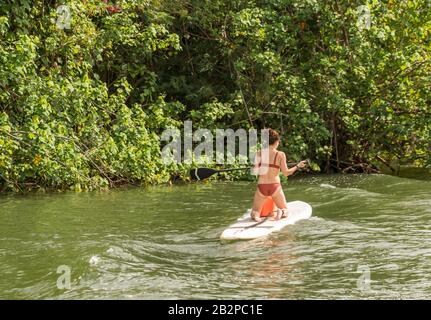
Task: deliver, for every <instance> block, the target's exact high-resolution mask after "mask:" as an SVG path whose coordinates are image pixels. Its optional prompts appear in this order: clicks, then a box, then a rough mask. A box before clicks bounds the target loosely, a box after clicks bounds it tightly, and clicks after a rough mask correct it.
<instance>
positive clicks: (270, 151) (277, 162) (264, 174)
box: [251, 129, 306, 222]
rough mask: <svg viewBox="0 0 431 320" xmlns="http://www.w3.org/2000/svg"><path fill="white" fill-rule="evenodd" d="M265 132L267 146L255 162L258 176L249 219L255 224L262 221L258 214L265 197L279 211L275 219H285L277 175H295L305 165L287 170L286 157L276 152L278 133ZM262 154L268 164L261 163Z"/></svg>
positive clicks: (282, 198)
mask: <svg viewBox="0 0 431 320" xmlns="http://www.w3.org/2000/svg"><path fill="white" fill-rule="evenodd" d="M267 130H268V133H269V141H268V142H269V146H268V148H265V149H263V150H261V151H259V152H258V153H257V155H256V160H255V172H256V174H258V175H259V180H258V182H257V190H256V193H255V194H254V201H253V209H252V211H251V218H252V219H253V220H255V221H256V222H260V221H262V218H260V212H261V210H262V206H263V203H264V202H265V200H266V198H267V197H272V199H273V200H274V202H275V204H276V206H277V208H278V209H279V210H277V215H276V217H275V219H276V220H279V219H281V218H285V217H287V204H286V198H285V197H284V193H283V189H282V188H281V184H280V177H279V176H278V175H279V173H280V171H281V172H282V173H283V174H284V175H285V176H286V177H287V176H289V175H291V174H293V173H295V171H296V170H298V168H303V167H305V164H306V161H301V162H300V163H298V164H297V165H295V166H294V167H292V168H290V169H289V168H288V167H287V163H286V155H285V154H284V152H282V151H278V150H277V148H278V145H279V144H280V136H279V134H278V132H277V131H275V130H272V129H267ZM262 152H267V155H268V156H267V157H266V159H269V161H268V163H262V160H263V159H262Z"/></svg>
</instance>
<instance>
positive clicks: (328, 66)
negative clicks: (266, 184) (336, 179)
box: [0, 0, 431, 190]
mask: <svg viewBox="0 0 431 320" xmlns="http://www.w3.org/2000/svg"><path fill="white" fill-rule="evenodd" d="M105 2H107V1H96V0H91V1H90V0H88V1H85V0H70V1H62V2H60V1H40V0H37V1H30V0H16V1H12V0H4V1H2V2H1V3H0V185H3V187H6V188H9V189H16V190H17V189H22V188H23V186H49V187H56V188H72V189H76V190H79V189H81V188H94V187H106V186H110V185H111V186H112V185H115V184H117V183H122V182H126V183H130V182H140V183H144V184H148V183H161V182H167V181H170V180H172V179H173V178H175V177H180V178H184V177H185V176H186V172H187V169H188V168H189V167H190V165H185V164H171V165H164V164H163V162H162V161H161V159H160V138H159V136H160V133H161V132H162V130H163V129H165V128H168V127H178V128H182V122H183V121H184V120H187V119H189V120H193V122H194V127H195V128H196V127H205V128H210V129H215V128H233V129H236V128H245V129H248V128H257V129H259V128H263V127H265V126H266V127H268V126H270V127H273V128H275V129H278V130H280V131H281V132H282V134H283V142H282V144H283V149H284V150H285V151H286V153H287V154H288V155H289V158H290V159H292V160H298V159H300V158H305V157H309V158H311V159H312V160H313V162H314V163H315V164H316V165H319V166H320V168H321V169H322V170H323V171H331V170H333V169H335V170H342V169H345V170H346V169H349V168H352V169H355V168H357V167H358V168H363V167H364V165H365V166H366V165H368V164H372V163H374V162H375V161H376V160H375V159H376V156H379V157H380V158H382V159H386V160H388V161H391V160H397V161H404V162H409V163H414V164H415V165H418V166H429V165H431V160H430V153H431V143H430V141H431V135H430V132H431V107H430V103H431V94H430V93H431V76H430V74H431V43H430V36H431V7H429V6H427V5H428V2H427V1H426V0H414V1H391V0H387V1H376V0H374V1H370V2H369V3H368V4H367V7H368V8H369V11H370V13H371V20H370V22H371V23H370V25H369V26H366V27H364V25H363V24H361V23H358V21H362V20H360V19H361V14H362V13H361V12H360V11H359V10H358V9H357V8H358V7H359V6H360V5H364V4H366V3H363V2H361V1H347V0H338V1H333V0H319V1H317V0H266V1H264V0H262V1H245V0H244V1H243V0H235V1H227V0H211V1H210V0H190V1H185V0H184V1H163V0H159V1H157V0H134V1H115V3H113V2H111V3H105ZM62 4H66V5H68V6H69V8H70V12H71V23H70V28H69V29H67V28H66V29H62V28H59V27H58V22H59V19H60V18H59V16H60V15H62V13H57V11H56V9H57V8H58V6H59V5H62ZM210 162H211V161H210ZM236 177H239V173H238V175H237V176H236Z"/></svg>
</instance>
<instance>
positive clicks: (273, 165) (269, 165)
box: [257, 151, 280, 169]
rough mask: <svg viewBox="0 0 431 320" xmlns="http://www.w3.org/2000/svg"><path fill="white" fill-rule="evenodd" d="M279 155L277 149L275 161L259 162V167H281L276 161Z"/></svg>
mask: <svg viewBox="0 0 431 320" xmlns="http://www.w3.org/2000/svg"><path fill="white" fill-rule="evenodd" d="M277 156H278V151H277V153H276V154H275V157H274V163H270V164H266V163H261V162H259V164H258V165H257V167H258V168H260V167H270V168H276V169H280V166H279V165H277V164H275V163H276V161H277Z"/></svg>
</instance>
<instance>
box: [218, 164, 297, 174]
mask: <svg viewBox="0 0 431 320" xmlns="http://www.w3.org/2000/svg"><path fill="white" fill-rule="evenodd" d="M287 165H288V166H289V167H291V166H296V163H288V164H287ZM251 168H253V167H243V168H230V169H220V170H217V172H229V171H236V170H245V169H251Z"/></svg>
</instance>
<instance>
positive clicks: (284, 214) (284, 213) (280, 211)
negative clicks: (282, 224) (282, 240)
mask: <svg viewBox="0 0 431 320" xmlns="http://www.w3.org/2000/svg"><path fill="white" fill-rule="evenodd" d="M288 216H289V212H288V211H287V209H278V210H277V216H276V217H275V220H280V219H284V218H287V217H288Z"/></svg>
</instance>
